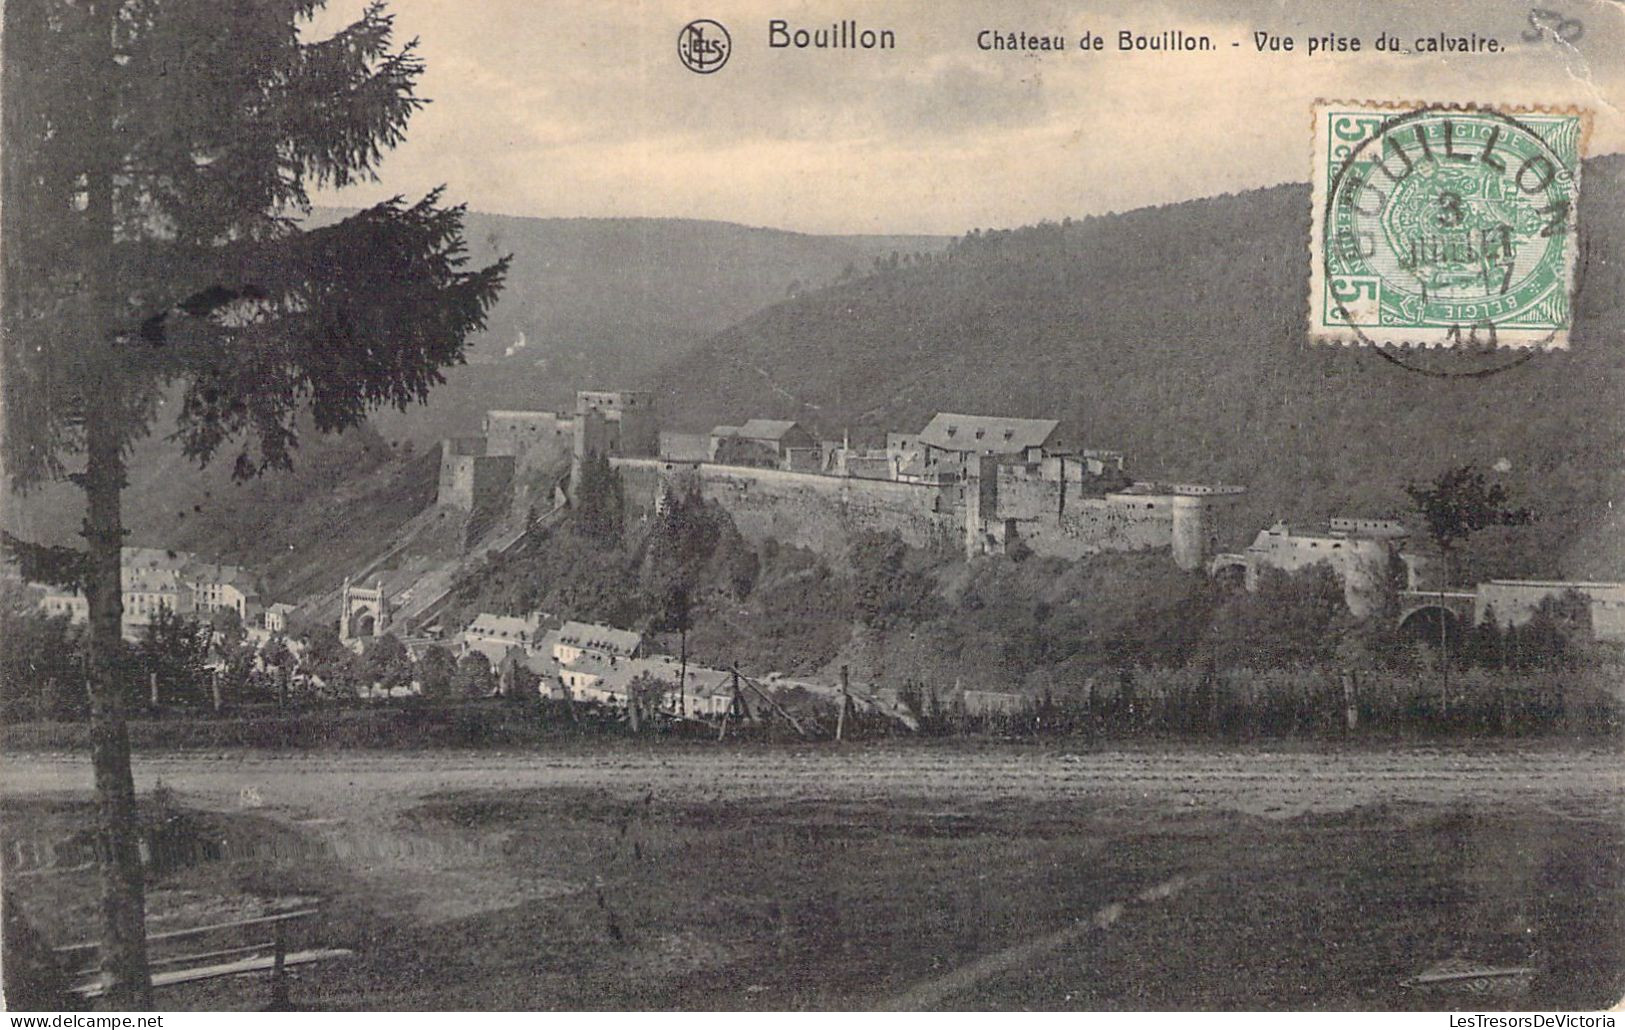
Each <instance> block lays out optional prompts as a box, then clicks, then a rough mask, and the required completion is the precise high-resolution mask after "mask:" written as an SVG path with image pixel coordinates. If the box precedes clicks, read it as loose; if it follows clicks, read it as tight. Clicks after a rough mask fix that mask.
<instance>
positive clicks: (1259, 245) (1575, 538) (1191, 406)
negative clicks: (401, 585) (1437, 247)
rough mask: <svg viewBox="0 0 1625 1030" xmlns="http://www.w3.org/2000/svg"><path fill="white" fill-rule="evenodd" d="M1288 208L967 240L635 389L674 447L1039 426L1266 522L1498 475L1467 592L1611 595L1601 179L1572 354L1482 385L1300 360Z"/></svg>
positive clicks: (1343, 354)
mask: <svg viewBox="0 0 1625 1030" xmlns="http://www.w3.org/2000/svg"><path fill="white" fill-rule="evenodd" d="M1309 218H1310V203H1309V196H1308V190H1307V187H1305V186H1302V185H1286V186H1278V187H1273V188H1270V189H1266V190H1259V191H1254V192H1250V193H1245V194H1239V195H1234V196H1223V197H1215V198H1210V199H1205V200H1196V201H1190V202H1187V203H1182V204H1177V205H1172V206H1168V207H1162V208H1153V209H1146V210H1140V211H1133V212H1129V213H1126V214H1121V215H1111V216H1104V217H1099V218H1089V219H1085V220H1081V221H1076V222H1072V221H1068V222H1064V223H1061V224H1044V225H1039V226H1032V227H1028V228H1024V229H1018V230H1014V231H994V232H976V233H972V234H971V235H969V236H967V237H965V238H963V239H961V240H959V241H957V242H956V243H955V245H954V246H953V247H952V248H951V249H950V250H949V251H948V252H946V253H945V254H943V255H942V256H940V257H938V258H936V259H935V260H929V261H925V262H919V263H908V264H903V265H902V266H901V267H898V268H896V269H895V270H890V271H886V272H883V273H881V274H878V275H874V276H871V277H868V278H865V279H864V280H862V281H861V282H858V283H854V284H843V285H838V286H835V287H832V288H829V289H826V290H823V291H820V292H818V293H816V294H813V295H809V296H805V297H801V298H798V299H795V300H791V301H787V302H784V303H781V304H778V305H776V306H774V307H772V308H770V309H768V310H766V311H764V312H762V313H761V314H759V315H757V316H755V317H753V318H750V319H748V320H746V321H745V322H743V323H741V324H740V325H738V326H735V327H734V328H732V329H729V330H728V331H726V332H724V333H721V334H719V335H718V336H717V337H715V338H714V339H712V340H711V341H710V342H709V343H707V344H706V345H705V346H704V347H703V348H701V349H699V350H698V351H696V352H694V353H693V354H691V355H690V356H688V357H686V358H683V359H680V360H679V361H677V362H675V363H674V364H673V366H671V367H670V368H669V369H668V370H667V372H666V374H665V375H663V376H662V377H661V380H662V382H663V383H665V384H668V385H667V386H666V389H667V390H668V391H669V396H668V398H667V401H668V411H671V412H674V413H676V415H677V417H679V418H680V419H681V420H682V421H684V422H685V423H686V424H687V425H688V426H690V427H692V428H702V427H704V426H705V425H707V424H709V423H714V422H724V421H726V422H733V423H737V422H738V421H739V420H740V419H743V418H746V417H749V416H772V417H794V418H797V419H802V420H805V421H807V422H809V423H811V424H814V425H816V426H818V427H819V428H820V429H822V430H823V432H824V433H825V434H837V435H838V434H839V433H841V432H842V431H845V430H848V429H850V430H852V431H853V433H854V438H857V437H859V436H867V437H868V438H870V439H876V438H878V434H880V433H882V432H884V430H886V429H917V428H918V427H919V426H921V425H923V424H924V422H925V420H926V419H927V418H928V417H929V416H930V415H931V413H932V412H934V411H937V410H955V411H966V412H979V413H1005V414H1011V415H1024V416H1039V415H1046V416H1054V417H1059V418H1061V419H1063V420H1064V423H1065V424H1066V425H1067V426H1069V427H1070V428H1071V429H1072V430H1073V431H1074V432H1075V435H1076V437H1077V439H1079V440H1081V441H1082V442H1083V443H1084V444H1085V445H1089V446H1096V447H1113V448H1119V449H1122V450H1123V451H1125V452H1127V454H1128V457H1129V460H1130V462H1131V469H1132V471H1134V472H1135V473H1136V474H1137V475H1140V476H1142V477H1153V476H1154V477H1179V478H1189V479H1196V480H1204V481H1209V482H1212V481H1225V482H1233V483H1240V484H1243V485H1245V486H1247V487H1248V488H1249V493H1248V494H1247V496H1246V497H1245V498H1244V499H1243V500H1242V501H1241V502H1240V504H1239V506H1238V510H1237V512H1236V516H1237V518H1236V519H1235V520H1234V521H1235V524H1236V527H1237V528H1236V530H1235V539H1233V540H1232V541H1230V542H1237V541H1239V540H1241V539H1243V538H1245V537H1248V536H1250V534H1251V533H1252V532H1253V531H1256V529H1257V528H1258V527H1259V526H1261V525H1263V524H1264V523H1266V522H1267V521H1268V520H1270V519H1271V518H1272V517H1276V516H1280V517H1289V518H1295V519H1312V518H1317V517H1324V516H1326V515H1328V514H1331V513H1334V512H1352V513H1384V512H1389V511H1393V510H1399V509H1403V508H1404V507H1405V504H1406V502H1405V497H1404V493H1403V491H1402V487H1403V485H1404V484H1405V483H1406V482H1407V481H1408V480H1425V479H1429V478H1431V477H1432V476H1433V475H1434V474H1435V473H1437V472H1438V471H1439V470H1441V469H1442V468H1445V467H1448V466H1453V465H1458V464H1463V463H1467V462H1477V463H1479V464H1480V465H1482V466H1484V467H1485V468H1486V469H1490V468H1493V467H1497V466H1499V467H1500V468H1501V469H1502V470H1504V471H1502V472H1499V473H1498V476H1499V478H1500V480H1501V481H1503V482H1505V483H1506V485H1507V487H1508V488H1509V489H1510V490H1511V491H1512V493H1513V495H1514V496H1516V497H1518V498H1520V499H1521V502H1522V503H1525V504H1528V505H1529V506H1531V507H1533V508H1534V509H1536V511H1537V513H1538V514H1539V516H1540V521H1539V522H1538V523H1537V524H1536V525H1535V526H1533V527H1530V528H1527V529H1521V530H1518V531H1517V532H1516V533H1503V534H1501V535H1500V537H1499V538H1497V537H1496V534H1495V533H1493V532H1492V533H1490V534H1486V535H1485V537H1484V539H1483V540H1482V541H1481V542H1480V546H1479V547H1478V549H1477V550H1478V555H1477V558H1478V559H1479V560H1478V562H1477V564H1476V565H1475V566H1474V567H1473V568H1472V570H1471V571H1473V572H1474V573H1476V574H1523V575H1547V574H1549V575H1558V574H1561V575H1571V576H1588V577H1611V578H1625V560H1622V550H1621V548H1620V547H1619V543H1618V542H1619V540H1620V539H1621V537H1620V533H1621V531H1622V529H1625V526H1622V523H1621V521H1620V513H1621V512H1622V511H1625V469H1622V458H1625V417H1622V416H1621V414H1620V412H1621V411H1625V306H1622V285H1625V263H1622V256H1625V158H1621V157H1618V156H1614V157H1608V158H1604V159H1598V160H1594V161H1591V162H1589V163H1588V164H1587V165H1586V167H1585V169H1584V178H1583V184H1582V204H1581V209H1580V223H1581V227H1582V233H1583V235H1582V244H1583V269H1582V273H1583V283H1582V287H1581V293H1580V297H1579V303H1578V317H1577V325H1576V328H1575V330H1574V333H1573V345H1572V348H1571V350H1570V351H1569V352H1568V353H1552V354H1541V355H1539V356H1537V357H1536V358H1535V359H1534V360H1531V361H1529V362H1527V363H1525V364H1523V365H1521V366H1519V367H1517V368H1515V369H1512V370H1510V371H1507V372H1504V373H1500V374H1497V375H1492V376H1488V377H1485V378H1454V379H1449V378H1436V377H1430V376H1425V375H1420V374H1417V373H1416V372H1412V371H1407V370H1406V369H1403V368H1399V367H1396V366H1395V365H1393V364H1391V363H1389V362H1387V361H1385V360H1383V359H1382V357H1381V356H1379V355H1377V354H1375V353H1372V352H1371V351H1369V350H1364V349H1359V348H1350V349H1342V348H1335V347H1327V346H1317V345H1310V344H1307V343H1306V342H1305V325H1306V321H1305V319H1306V307H1307V302H1306V276H1307V272H1308V257H1307V246H1308V242H1307V241H1308V234H1309Z"/></svg>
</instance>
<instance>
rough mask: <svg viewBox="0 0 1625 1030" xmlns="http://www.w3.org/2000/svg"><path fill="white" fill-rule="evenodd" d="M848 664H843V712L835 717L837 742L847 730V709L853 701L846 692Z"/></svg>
mask: <svg viewBox="0 0 1625 1030" xmlns="http://www.w3.org/2000/svg"><path fill="white" fill-rule="evenodd" d="M846 675H847V672H846V666H844V665H843V666H841V714H839V715H837V716H836V717H835V742H836V743H837V744H839V743H840V742H841V734H842V733H844V732H845V730H846V709H847V706H848V705H850V704H851V703H852V698H851V697H850V696H849V695H848V694H847V692H846Z"/></svg>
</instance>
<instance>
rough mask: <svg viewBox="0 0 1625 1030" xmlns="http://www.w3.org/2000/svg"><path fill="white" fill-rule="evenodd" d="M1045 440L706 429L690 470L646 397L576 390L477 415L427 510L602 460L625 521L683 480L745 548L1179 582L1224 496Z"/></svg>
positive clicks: (1225, 491) (972, 429) (1029, 433)
mask: <svg viewBox="0 0 1625 1030" xmlns="http://www.w3.org/2000/svg"><path fill="white" fill-rule="evenodd" d="M1056 425H1057V424H1056V423H1055V422H1054V421H1053V420H1042V419H1003V418H997V417H991V416H972V415H954V414H942V413H939V414H938V415H937V416H936V417H935V418H934V419H933V420H932V421H931V423H930V424H929V425H928V426H927V427H926V428H925V430H923V431H922V432H921V433H920V434H918V435H913V436H905V435H902V434H891V435H890V436H889V437H888V439H887V449H886V451H884V452H862V451H858V450H854V449H852V448H851V447H850V446H847V445H845V444H843V445H841V446H839V447H836V446H834V445H829V446H825V447H820V446H818V444H817V440H816V438H815V437H813V436H811V435H810V434H809V433H808V432H807V430H806V429H805V428H804V427H801V426H799V425H798V424H796V423H794V422H783V421H772V420H760V419H758V420H752V421H750V422H747V423H745V424H744V425H743V426H742V427H733V426H727V427H722V426H719V427H717V429H715V430H713V431H712V433H711V434H710V436H709V438H708V440H709V443H710V445H711V446H710V447H709V448H707V449H705V451H704V455H705V456H704V457H701V446H700V445H701V442H702V440H701V438H698V437H695V438H693V439H688V438H682V439H679V438H677V437H676V436H674V435H673V434H662V433H661V432H660V420H659V415H658V411H657V409H656V406H655V398H654V395H653V394H652V393H648V392H642V391H630V390H622V391H598V390H583V391H580V392H578V393H577V394H576V406H575V412H574V414H573V415H566V414H554V413H552V412H545V411H491V412H487V414H486V419H485V436H484V437H483V438H479V439H473V440H449V441H447V442H446V449H445V452H444V458H443V460H442V466H441V481H440V485H441V502H440V503H442V504H454V505H456V506H458V507H463V508H466V509H468V510H470V511H474V510H477V509H478V508H480V507H481V506H483V505H486V504H494V503H499V502H501V501H502V500H504V499H505V498H506V496H507V491H508V490H509V483H510V482H511V481H512V480H513V478H514V476H515V471H516V465H517V466H518V467H520V468H524V467H534V466H536V465H537V464H539V463H541V462H545V461H550V460H552V459H553V458H554V457H562V456H563V455H564V454H568V455H569V457H570V459H571V471H572V476H571V481H572V484H573V483H575V482H578V481H579V471H580V468H581V464H582V463H583V462H584V461H586V460H588V459H594V458H597V457H600V456H602V457H605V458H607V459H609V461H610V462H611V464H612V465H613V466H614V467H615V468H617V469H618V470H619V472H620V475H621V477H622V481H623V485H624V486H625V488H626V497H627V500H628V502H629V507H630V508H631V510H633V511H638V510H639V509H641V510H642V511H643V512H645V513H652V512H653V511H654V510H656V509H657V508H658V506H659V504H660V503H661V500H662V498H663V497H664V496H665V495H666V493H667V492H668V491H669V490H671V489H672V488H673V487H674V486H675V485H676V483H677V481H678V480H680V479H692V480H693V481H695V482H697V483H698V484H699V487H700V490H701V493H702V494H703V496H705V497H706V499H708V500H711V501H713V502H715V503H717V504H719V505H721V506H722V507H723V508H724V509H726V510H727V511H728V512H729V513H730V515H732V517H733V519H734V522H735V524H736V525H737V526H738V527H739V530H740V532H741V533H743V534H744V535H745V536H746V537H748V538H751V539H756V540H760V539H765V538H768V537H772V538H775V539H778V540H782V541H786V542H789V543H794V544H799V545H802V546H806V547H810V548H813V549H816V550H819V551H822V552H825V553H832V554H833V553H840V552H841V551H844V550H845V549H846V547H847V545H848V544H849V543H850V541H851V539H852V537H853V535H854V534H856V533H859V532H862V531H866V530H868V531H878V532H896V533H897V534H899V535H900V536H901V537H902V539H903V540H904V541H906V542H907V543H909V544H911V545H913V546H916V547H923V548H940V547H948V548H954V549H963V551H964V553H965V554H966V555H967V556H975V555H979V554H986V553H990V552H991V553H999V552H1003V551H1006V550H1008V549H1010V548H1012V547H1019V548H1025V549H1027V550H1030V551H1032V552H1035V553H1037V554H1042V555H1051V556H1055V557H1064V558H1080V557H1084V556H1086V555H1090V554H1097V553H1099V552H1101V551H1133V550H1148V549H1153V548H1161V547H1166V548H1168V549H1169V551H1170V553H1171V554H1172V556H1173V558H1174V560H1175V562H1176V563H1178V564H1179V565H1180V566H1181V567H1182V568H1188V569H1195V568H1201V567H1202V566H1203V564H1204V563H1205V561H1206V559H1207V557H1208V556H1209V555H1210V554H1211V553H1212V551H1213V547H1214V543H1215V537H1216V536H1217V527H1216V524H1215V523H1216V514H1217V506H1218V505H1219V504H1220V503H1221V502H1222V501H1223V500H1224V499H1225V498H1226V496H1227V495H1229V494H1233V493H1237V492H1239V490H1238V489H1237V488H1235V487H1211V486H1204V485H1199V484H1192V485H1163V484H1151V483H1135V482H1133V481H1132V480H1130V478H1129V477H1128V476H1127V475H1126V474H1125V473H1124V472H1123V461H1122V455H1121V454H1118V453H1117V452H1115V451H1077V450H1071V449H1067V448H1066V447H1065V446H1064V445H1063V444H1061V443H1060V442H1059V437H1058V436H1057V429H1056ZM725 430H726V433H724V431H725ZM663 435H664V436H666V438H667V439H668V440H669V441H670V442H671V443H673V444H674V445H675V444H681V445H682V447H681V448H675V449H679V450H681V451H682V452H683V454H684V458H679V457H678V456H677V454H674V453H672V452H668V451H663V450H662V436H663ZM735 439H740V440H746V441H752V442H755V443H759V444H760V447H759V450H760V451H761V452H762V453H761V454H760V455H757V456H756V458H757V459H758V460H752V461H750V462H749V464H742V463H741V464H734V463H728V462H725V461H722V460H718V453H719V452H718V449H717V447H716V444H717V442H718V441H719V440H722V441H724V442H727V441H731V440H735ZM685 458H686V460H685ZM572 489H573V487H572Z"/></svg>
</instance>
